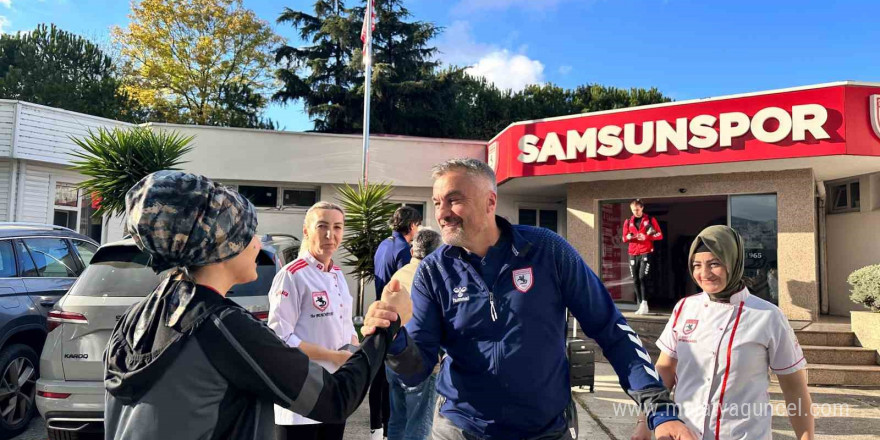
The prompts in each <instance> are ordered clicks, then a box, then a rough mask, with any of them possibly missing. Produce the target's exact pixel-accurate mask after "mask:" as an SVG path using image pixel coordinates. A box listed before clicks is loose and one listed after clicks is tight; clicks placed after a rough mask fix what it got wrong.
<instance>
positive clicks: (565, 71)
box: [559, 66, 572, 75]
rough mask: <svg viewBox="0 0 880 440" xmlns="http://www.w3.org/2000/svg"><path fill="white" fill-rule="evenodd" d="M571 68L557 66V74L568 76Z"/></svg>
mask: <svg viewBox="0 0 880 440" xmlns="http://www.w3.org/2000/svg"><path fill="white" fill-rule="evenodd" d="M571 69H572V67H571V66H559V74H560V75H568V74H569V73H571Z"/></svg>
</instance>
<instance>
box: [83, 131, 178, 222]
mask: <svg viewBox="0 0 880 440" xmlns="http://www.w3.org/2000/svg"><path fill="white" fill-rule="evenodd" d="M71 140H72V141H73V142H74V143H76V145H78V146H79V147H80V148H82V151H75V152H72V153H71V155H72V156H74V158H75V159H74V160H73V166H71V169H72V170H74V171H77V172H79V173H81V174H84V175H86V176H89V177H91V179H88V180H86V181H85V182H82V183H81V184H79V188H80V189H83V190H85V192H86V193H90V194H92V198H93V199H94V198H96V196H97V197H99V198H100V200H101V202H100V206H98V209H97V211H96V212H95V215H96V216H102V215H104V214H108V215H110V216H113V215H121V214H123V213H124V212H125V194H126V193H127V192H128V190H129V189H131V187H132V186H134V185H135V184H136V183H138V182H139V181H140V180H141V179H143V178H144V177H146V176H147V175H148V174H151V173H154V172H156V171H161V170H177V169H178V168H176V167H177V166H178V165H181V164H183V163H185V162H183V161H182V158H183V156H184V155H185V154H186V153H188V152H189V151H190V150H191V149H192V146H190V143H191V142H192V140H193V136H182V135H181V134H179V133H177V132H166V131H158V132H155V131H152V130H149V129H147V128H143V127H135V128H130V129H128V128H126V129H122V128H118V127H114V128H113V129H112V130H107V129H104V128H99V129H98V131H97V132H93V131H91V130H89V132H88V135H87V136H85V137H83V138H82V139H78V138H73V137H71Z"/></svg>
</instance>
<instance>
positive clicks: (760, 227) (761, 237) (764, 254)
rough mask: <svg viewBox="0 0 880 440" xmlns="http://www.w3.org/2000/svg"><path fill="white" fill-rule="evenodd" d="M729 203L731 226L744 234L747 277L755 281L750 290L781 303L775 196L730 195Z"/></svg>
mask: <svg viewBox="0 0 880 440" xmlns="http://www.w3.org/2000/svg"><path fill="white" fill-rule="evenodd" d="M729 200H730V209H729V210H728V212H729V213H730V219H729V224H730V227H732V228H733V229H736V230H737V231H738V232H739V233H740V235H742V237H743V242H744V243H745V253H746V261H745V263H746V264H745V276H746V277H748V278H750V279H751V281H752V287H751V288H750V289H749V290H750V291H751V292H752V293H753V294H755V295H757V296H759V297H761V298H763V299H765V300H767V301H770V302H772V303H773V304H778V302H779V272H778V269H777V267H778V266H777V264H776V261H777V260H776V250H777V242H778V240H777V233H778V230H779V228H778V221H777V211H776V194H757V195H741V196H730V199H729Z"/></svg>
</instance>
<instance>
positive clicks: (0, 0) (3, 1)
mask: <svg viewBox="0 0 880 440" xmlns="http://www.w3.org/2000/svg"><path fill="white" fill-rule="evenodd" d="M0 5H3V6H6V7H7V8H12V0H0Z"/></svg>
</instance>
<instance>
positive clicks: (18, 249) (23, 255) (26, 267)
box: [15, 240, 40, 278]
mask: <svg viewBox="0 0 880 440" xmlns="http://www.w3.org/2000/svg"><path fill="white" fill-rule="evenodd" d="M15 253H16V254H18V264H19V265H21V268H20V269H19V270H20V272H19V273H20V274H21V275H20V276H22V277H25V278H29V277H30V278H32V277H38V276H40V273H39V272H37V267H36V266H35V265H34V260H33V259H32V258H31V253H30V251H28V250H27V248H26V247H25V246H24V243H22V242H21V240H15Z"/></svg>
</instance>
